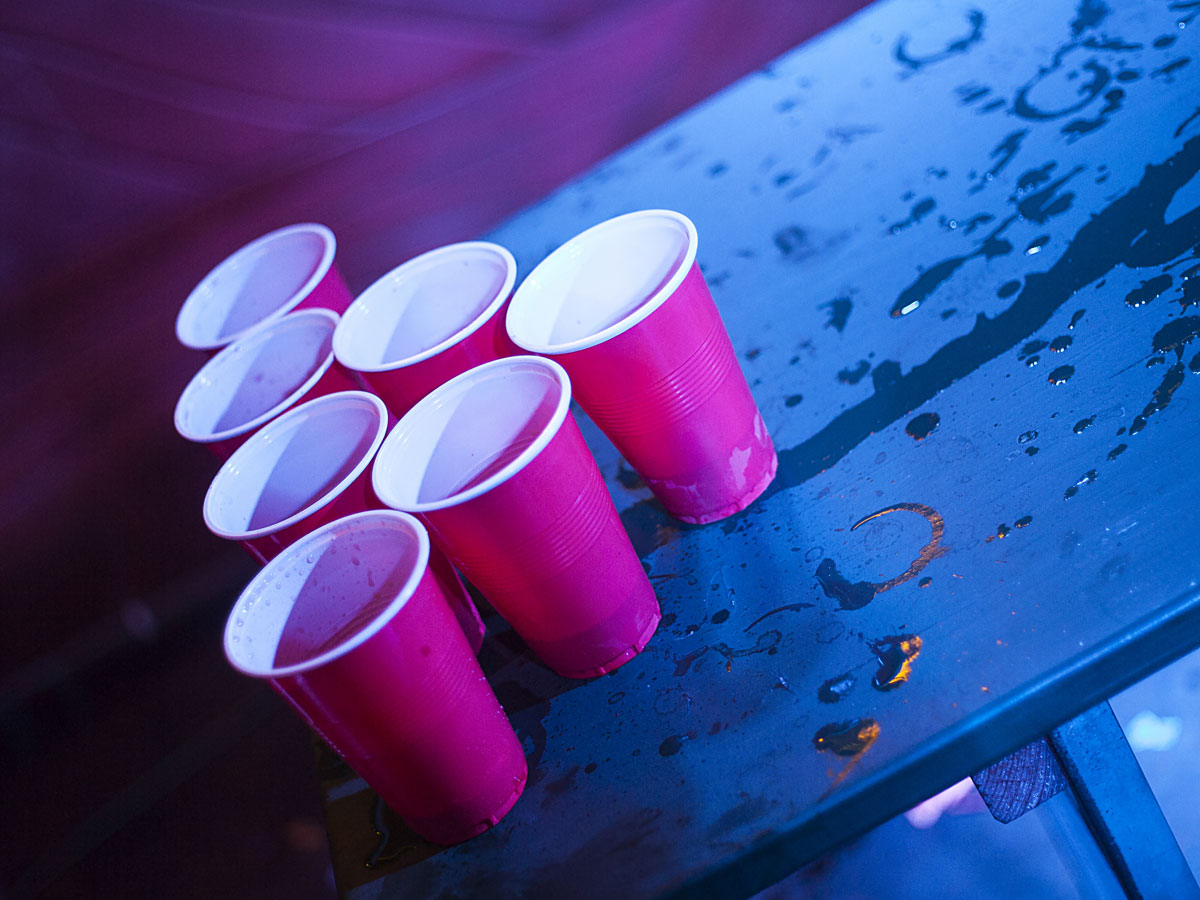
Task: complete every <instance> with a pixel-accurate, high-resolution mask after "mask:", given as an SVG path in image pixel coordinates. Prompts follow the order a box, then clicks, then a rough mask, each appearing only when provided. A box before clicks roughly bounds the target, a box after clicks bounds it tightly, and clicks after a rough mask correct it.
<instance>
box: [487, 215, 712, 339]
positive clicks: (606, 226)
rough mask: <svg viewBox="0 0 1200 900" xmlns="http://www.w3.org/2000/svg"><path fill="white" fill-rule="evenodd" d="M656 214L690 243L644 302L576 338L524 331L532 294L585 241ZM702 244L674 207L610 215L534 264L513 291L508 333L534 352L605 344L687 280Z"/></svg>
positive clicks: (637, 320) (689, 221)
mask: <svg viewBox="0 0 1200 900" xmlns="http://www.w3.org/2000/svg"><path fill="white" fill-rule="evenodd" d="M653 218H665V219H668V220H670V221H671V222H673V223H674V224H676V225H678V226H680V227H682V228H683V230H684V232H685V233H686V235H687V246H686V249H685V252H684V257H683V259H682V260H681V261H680V262H679V264H678V266H676V268H675V270H674V271H673V272H672V273H671V277H670V278H669V279H668V280H667V281H666V283H664V284H663V285H662V286H661V287H660V288H659V289H658V290H657V291H655V292H654V293H653V294H652V295H651V296H650V297H649V298H648V299H647V300H646V301H645V302H643V303H642V304H640V305H639V306H638V307H637V308H636V309H634V310H633V311H632V312H630V313H629V314H628V315H626V316H624V317H623V318H621V319H620V320H619V321H617V322H615V323H614V324H612V325H609V326H608V327H607V328H604V329H602V330H600V331H597V332H595V333H594V334H590V335H587V336H585V337H582V338H578V339H576V340H573V341H564V342H562V343H557V344H547V343H544V342H541V341H536V340H531V339H530V338H529V337H528V336H525V335H523V334H522V333H521V327H520V325H521V318H522V316H523V314H524V313H525V308H526V307H527V306H528V305H530V304H531V303H532V302H534V301H532V300H530V295H531V294H532V293H533V292H535V291H537V290H538V289H539V287H540V286H541V284H542V283H543V280H544V279H546V278H548V277H551V276H550V273H551V272H552V271H553V270H555V269H557V268H559V267H560V266H562V265H564V264H565V263H566V262H567V261H568V260H569V259H570V258H571V257H574V256H576V255H578V254H579V253H580V252H581V250H582V248H583V247H584V245H586V244H587V243H588V242H589V241H592V240H594V239H595V238H597V237H599V236H601V235H604V234H606V233H608V232H611V231H617V230H620V229H622V228H625V227H626V226H628V225H632V224H636V223H638V222H640V221H644V220H646V219H653ZM698 244H699V235H698V234H697V232H696V225H695V223H693V222H692V220H691V219H689V218H688V217H687V216H685V215H684V214H683V213H681V212H676V211H675V210H670V209H643V210H638V211H636V212H630V213H625V214H624V215H620V216H615V217H613V218H611V219H606V220H605V221H603V222H600V223H599V224H596V225H593V226H592V227H591V228H588V229H587V230H586V231H582V232H580V233H579V234H577V235H575V237H573V238H571V239H570V240H569V241H567V242H566V243H565V244H563V245H562V246H560V247H558V248H557V249H555V250H554V251H553V252H551V253H550V255H549V256H547V257H546V258H545V259H543V260H542V261H541V262H540V263H538V264H537V266H535V267H534V269H533V271H532V272H530V273H529V274H528V275H527V276H526V277H525V280H524V281H523V282H522V283H521V286H520V287H518V288H517V291H516V293H515V294H514V295H513V301H512V303H511V304H510V305H509V307H508V314H507V316H506V317H505V327H506V328H507V329H508V336H509V338H510V339H511V340H512V342H513V343H514V344H516V345H517V346H518V347H521V348H522V349H524V350H528V351H529V352H531V353H542V354H546V355H548V356H558V355H562V354H565V353H573V352H575V351H576V350H586V349H587V348H589V347H594V346H596V345H597V344H602V343H604V342H605V341H608V340H611V339H612V338H615V337H617V336H618V335H620V334H624V333H625V332H626V331H629V329H631V328H633V327H634V326H635V325H637V324H638V323H640V322H642V321H644V320H645V319H646V318H648V317H649V316H650V315H651V314H652V313H653V312H654V311H655V310H656V309H658V308H659V307H660V306H662V305H663V304H664V303H666V302H667V300H668V299H669V298H670V296H671V295H672V294H673V293H675V290H676V289H677V288H678V287H679V285H680V284H682V283H683V279H684V278H686V277H687V275H688V272H690V271H691V269H692V265H693V264H694V263H695V261H696V250H697V246H698Z"/></svg>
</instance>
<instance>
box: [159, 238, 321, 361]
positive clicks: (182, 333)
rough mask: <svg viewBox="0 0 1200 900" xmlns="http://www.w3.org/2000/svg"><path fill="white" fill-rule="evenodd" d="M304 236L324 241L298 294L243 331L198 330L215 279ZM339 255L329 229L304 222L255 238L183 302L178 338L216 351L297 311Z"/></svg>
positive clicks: (194, 347)
mask: <svg viewBox="0 0 1200 900" xmlns="http://www.w3.org/2000/svg"><path fill="white" fill-rule="evenodd" d="M304 233H308V234H314V235H316V236H317V237H318V238H319V239H320V240H321V243H322V251H321V258H320V261H319V262H318V263H317V266H316V269H315V270H314V271H313V273H312V275H310V276H309V278H308V280H307V281H305V282H304V284H302V285H301V286H300V287H299V288H298V289H297V290H296V291H295V293H293V294H292V295H291V296H289V297H288V298H287V299H286V300H285V301H284V302H283V303H281V304H280V305H279V306H278V307H277V308H276V309H275V310H274V311H273V312H271V313H269V314H268V315H267V316H264V317H263V318H262V319H260V320H259V321H258V322H255V323H254V324H253V325H250V326H248V327H246V328H243V329H242V330H241V331H238V332H235V333H234V334H231V335H225V336H221V337H214V336H211V335H208V334H204V333H201V332H200V329H199V328H198V327H197V321H198V319H199V318H200V315H201V307H202V305H203V301H204V299H205V298H206V297H207V296H208V295H209V294H211V293H212V287H211V286H212V283H213V281H214V280H215V279H219V278H220V277H221V275H222V274H223V273H224V272H226V271H228V270H229V269H230V268H232V267H235V266H237V265H238V264H239V263H241V262H242V261H243V260H245V259H247V258H248V257H251V256H253V255H254V254H256V253H257V252H258V251H259V250H261V249H262V248H263V247H265V246H266V245H267V244H269V243H271V242H273V241H278V240H281V239H284V238H289V237H291V236H292V235H294V234H304ZM336 252H337V238H336V237H334V234H333V232H332V231H331V230H330V229H329V228H328V227H327V226H325V225H321V224H319V223H317V222H302V223H299V224H297V225H288V226H285V227H283V228H277V229H275V230H274V231H271V232H268V233H267V234H264V235H263V236H262V237H259V238H256V239H254V240H253V241H251V242H250V243H248V244H245V245H243V246H242V247H240V248H238V249H237V250H235V251H234V252H233V253H231V254H229V256H227V257H225V258H224V259H223V260H221V261H220V262H219V263H217V264H216V265H215V266H213V268H212V269H210V270H209V272H208V274H207V275H205V276H204V277H203V278H202V279H200V282H199V284H197V285H196V286H195V287H194V288H192V290H191V292H190V293H189V294H188V296H187V299H186V300H184V301H183V305H182V306H181V307H180V308H179V314H178V315H177V316H176V317H175V337H176V338H177V339H178V340H179V343H181V344H183V345H184V346H185V347H188V348H190V349H192V350H216V349H218V348H220V347H224V346H225V345H226V344H230V343H233V342H234V341H236V340H239V339H241V338H242V337H244V336H245V335H246V334H247V333H249V332H250V331H253V330H254V329H255V328H257V327H259V326H260V325H261V324H262V323H264V322H269V321H273V320H274V319H277V318H279V317H280V316H283V315H286V314H287V313H289V312H291V311H292V310H293V309H295V308H296V306H298V305H299V304H300V303H301V301H303V300H304V298H305V297H307V296H308V295H309V294H311V293H312V291H313V289H314V288H315V287H316V286H317V285H318V284H320V283H321V279H322V278H324V277H325V275H326V274H327V273H328V272H329V269H330V268H331V267H332V266H333V257H334V255H335V253H336Z"/></svg>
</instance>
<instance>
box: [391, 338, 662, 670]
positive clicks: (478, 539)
mask: <svg viewBox="0 0 1200 900" xmlns="http://www.w3.org/2000/svg"><path fill="white" fill-rule="evenodd" d="M570 403H571V385H570V381H569V379H568V378H567V374H566V372H564V371H563V369H562V367H561V366H559V365H558V364H557V363H555V362H553V361H551V360H546V359H542V358H539V357H532V356H517V357H511V358H508V359H502V360H497V361H495V362H491V363H487V364H485V365H482V366H479V367H478V368H475V369H472V370H471V371H469V372H466V373H464V374H463V375H460V376H458V377H457V378H455V379H453V380H452V381H450V382H448V383H447V384H445V385H443V386H442V387H440V388H438V389H437V390H436V391H434V392H433V393H432V394H430V395H429V396H428V397H426V398H425V399H424V400H422V401H421V402H420V403H418V404H417V405H416V406H414V407H413V408H412V410H411V411H409V413H408V414H407V415H405V416H404V417H403V418H402V419H401V420H400V422H399V423H397V425H396V427H395V428H394V429H393V430H392V433H391V434H390V435H388V438H387V440H386V441H385V442H384V445H383V448H382V449H381V450H380V452H379V458H378V459H377V461H376V463H375V469H374V475H373V480H374V485H375V491H376V493H377V494H378V495H379V497H380V499H381V500H383V501H384V502H385V503H387V504H388V505H389V506H392V507H394V508H396V509H402V510H405V511H406V512H412V513H415V514H417V515H418V516H420V518H421V519H422V521H423V522H424V523H425V524H426V526H427V527H428V528H429V530H430V534H431V536H432V537H433V539H434V541H435V542H436V543H437V544H438V546H440V547H441V548H442V549H443V550H445V552H446V555H447V556H449V557H450V559H451V560H453V562H454V564H455V565H456V566H457V567H458V568H459V569H460V570H461V571H462V573H463V574H464V575H466V577H467V578H468V579H470V581H471V583H472V584H474V585H475V586H476V587H477V588H479V590H480V591H481V592H482V593H483V595H484V596H485V597H487V598H488V600H489V601H490V602H491V604H492V605H493V606H494V607H495V608H496V610H497V612H499V613H500V614H501V615H502V616H504V618H505V619H507V620H508V621H509V623H511V624H512V626H513V628H514V629H515V630H516V631H517V633H518V634H520V635H521V637H522V638H523V639H524V640H525V642H526V643H527V644H528V645H529V646H530V648H531V649H532V650H533V651H534V652H535V653H536V654H537V655H538V657H540V658H541V660H542V661H543V662H545V663H546V664H547V665H548V666H550V668H552V669H554V670H555V671H556V672H558V673H559V674H560V675H564V676H567V677H569V678H590V677H593V676H596V675H602V674H604V673H606V672H610V671H612V670H613V669H616V668H617V667H618V666H620V665H622V664H623V663H625V662H626V661H628V660H629V659H631V658H632V657H633V656H635V655H636V654H637V653H639V652H640V651H641V650H642V648H643V647H645V645H646V643H647V642H648V641H649V640H650V637H651V636H652V635H653V633H654V630H655V628H656V627H657V625H658V621H659V618H660V615H661V614H660V611H659V607H658V600H657V598H656V597H655V596H654V591H653V589H652V588H651V587H650V582H649V580H648V578H647V577H646V572H645V570H643V568H642V565H641V562H640V561H639V560H638V557H637V554H636V553H635V552H634V549H633V546H632V545H631V544H630V542H629V536H628V535H627V534H626V533H625V530H624V528H623V527H622V526H621V521H620V519H619V518H618V516H617V511H616V509H615V508H614V506H613V503H612V499H611V498H610V497H609V495H608V491H607V490H606V489H605V486H604V481H603V479H602V478H601V476H600V472H599V470H598V469H597V468H596V462H595V460H594V459H592V455H591V452H590V451H589V450H588V447H587V444H586V443H585V442H584V440H583V436H582V435H581V434H580V432H579V428H578V426H577V425H576V424H575V420H574V419H573V418H572V417H571V415H570V409H569V407H570Z"/></svg>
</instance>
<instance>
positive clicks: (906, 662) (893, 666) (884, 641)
mask: <svg viewBox="0 0 1200 900" xmlns="http://www.w3.org/2000/svg"><path fill="white" fill-rule="evenodd" d="M871 652H872V653H874V654H875V658H876V659H877V660H878V662H879V669H878V671H876V672H875V675H874V677H873V678H872V679H871V686H872V687H874V688H875V689H876V690H880V691H892V690H895V689H896V688H898V687H900V685H902V684H904V682H906V681H908V679H909V676H910V675H912V663H913V660H915V659H916V658H917V657H918V656H920V655H921V639H920V638H919V637H917V635H915V634H902V635H899V636H888V637H885V638H880V639H879V640H877V641H872V642H871Z"/></svg>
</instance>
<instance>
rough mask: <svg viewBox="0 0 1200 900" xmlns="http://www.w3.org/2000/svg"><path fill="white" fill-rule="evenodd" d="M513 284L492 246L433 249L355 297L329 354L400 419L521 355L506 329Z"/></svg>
mask: <svg viewBox="0 0 1200 900" xmlns="http://www.w3.org/2000/svg"><path fill="white" fill-rule="evenodd" d="M516 278H517V263H516V260H514V259H513V256H512V254H511V253H509V252H508V251H507V250H505V249H504V248H503V247H501V246H499V245H497V244H490V243H487V242H486V241H469V242H467V243H462V244H451V245H449V246H447V247H439V248H438V249H436V250H430V251H429V252H428V253H424V254H422V255H420V256H418V257H417V258H416V259H412V260H409V261H408V262H406V263H404V264H403V265H401V266H398V267H397V268H395V269H392V271H390V272H388V273H387V274H386V275H384V276H383V277H382V278H380V279H379V280H378V281H376V282H375V283H374V284H372V285H371V286H370V287H369V288H367V289H366V290H365V291H363V292H362V293H361V294H360V295H359V296H358V298H357V299H356V300H355V301H354V303H353V304H351V305H350V307H349V309H347V310H346V314H345V315H344V316H343V317H342V322H341V324H340V325H339V326H338V329H337V332H336V333H335V334H334V336H333V351H334V353H335V354H336V356H337V358H338V361H339V362H341V363H342V365H344V366H346V368H348V369H352V370H354V371H356V372H359V373H361V375H362V378H363V380H364V381H365V382H366V383H367V384H368V385H369V386H370V388H371V390H373V391H374V392H375V393H377V394H378V395H379V396H380V397H382V398H383V401H384V402H385V403H386V404H387V405H388V408H389V409H391V410H392V412H394V413H395V414H396V415H398V416H402V415H404V414H405V413H406V412H408V411H409V410H410V409H411V408H412V407H413V405H414V404H415V403H416V402H417V401H418V400H420V399H421V398H422V397H424V396H425V395H426V394H428V393H429V392H430V391H432V390H433V389H434V388H436V387H439V386H440V385H443V384H445V383H446V382H447V381H449V380H450V379H451V378H453V377H454V376H455V375H460V374H462V373H463V372H465V371H467V370H468V369H470V368H473V367H475V366H477V365H480V364H481V363H485V362H490V361H491V360H493V359H499V358H501V357H504V356H514V355H516V354H518V353H520V352H521V351H520V350H519V349H517V348H516V347H515V346H513V344H512V342H511V341H510V340H509V339H508V332H507V331H506V330H505V328H504V313H505V310H506V309H507V306H506V304H507V303H508V300H509V298H510V297H511V296H512V289H513V284H514V282H515V281H516Z"/></svg>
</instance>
